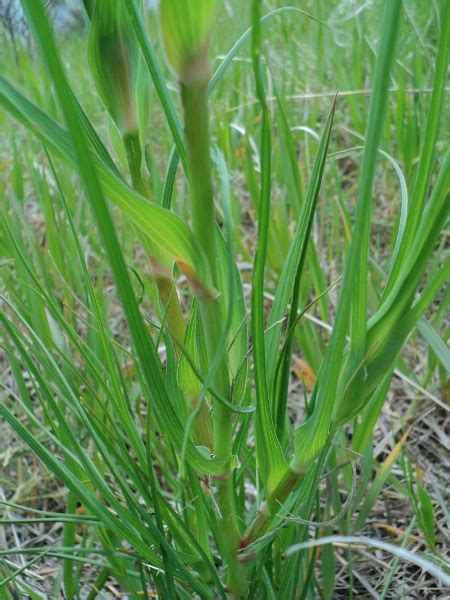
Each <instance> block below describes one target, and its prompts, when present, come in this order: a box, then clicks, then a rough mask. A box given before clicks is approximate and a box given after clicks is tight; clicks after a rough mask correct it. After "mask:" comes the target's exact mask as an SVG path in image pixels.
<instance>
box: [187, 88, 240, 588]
mask: <svg viewBox="0 0 450 600" xmlns="http://www.w3.org/2000/svg"><path fill="white" fill-rule="evenodd" d="M181 98H182V103H183V109H184V119H185V139H186V149H187V157H188V172H189V185H190V197H191V210H192V226H193V230H194V234H195V236H196V237H197V239H198V241H199V242H200V245H201V247H202V249H203V251H204V252H205V255H206V257H207V259H208V262H209V268H210V274H211V282H210V283H211V284H212V285H213V286H214V287H215V288H216V289H218V279H219V277H218V268H217V249H216V223H215V219H214V195H213V184H212V175H211V159H210V137H209V114H208V86H207V81H206V80H204V81H203V80H202V81H200V82H193V83H189V84H186V83H182V84H181ZM199 302H200V312H201V316H202V321H203V328H204V333H205V338H206V347H207V352H208V360H209V364H212V362H213V360H214V357H215V356H216V353H217V352H218V351H219V350H220V348H219V341H220V337H221V330H222V321H223V318H222V313H221V309H220V304H219V302H218V300H217V299H214V300H211V299H210V298H199ZM228 372H229V371H228V360H227V354H226V352H224V353H223V357H222V360H221V363H220V365H219V368H218V369H217V371H216V374H215V376H214V387H215V389H216V390H217V392H218V393H219V394H221V395H222V396H224V397H225V398H229V397H230V382H229V375H228ZM213 438H214V453H215V455H216V456H220V457H230V461H231V454H232V442H233V428H232V414H231V412H230V411H229V410H228V409H227V408H226V407H224V406H223V405H221V404H219V403H217V402H216V403H215V404H214V415H213ZM215 483H216V486H217V502H218V506H219V510H220V517H219V531H220V532H221V536H222V547H223V549H224V553H225V554H226V556H224V559H225V561H226V564H227V567H228V588H229V590H230V591H231V592H232V593H233V594H235V596H236V597H241V596H243V595H244V594H245V591H246V587H247V585H246V581H245V571H246V569H245V567H244V566H243V565H241V564H240V563H239V562H238V560H237V551H238V549H239V541H240V532H239V527H238V523H237V518H236V511H235V506H234V490H233V478H232V470H231V466H230V469H229V470H227V472H225V473H224V474H223V475H222V476H221V477H220V478H218V479H217V480H216V482H215Z"/></svg>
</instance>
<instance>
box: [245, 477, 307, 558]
mask: <svg viewBox="0 0 450 600" xmlns="http://www.w3.org/2000/svg"><path fill="white" fill-rule="evenodd" d="M302 477H303V473H301V472H296V471H293V470H292V469H287V470H286V472H285V474H284V475H283V477H282V478H281V480H280V482H279V483H278V485H277V486H276V488H275V489H274V490H273V492H272V493H271V494H270V495H269V496H268V498H267V500H265V501H264V502H262V504H261V506H260V507H259V509H258V512H257V514H256V517H255V518H254V519H253V521H252V522H251V523H250V526H249V527H248V529H247V531H246V532H245V535H244V537H243V538H242V541H241V548H245V547H246V546H248V545H249V544H252V543H253V542H255V541H256V540H257V539H258V538H260V537H261V536H262V535H264V534H265V533H266V531H267V528H268V526H269V525H270V523H271V521H272V517H273V516H274V515H275V514H276V512H277V510H278V509H279V507H280V506H281V505H282V504H283V502H284V501H285V500H286V499H287V498H288V496H289V494H290V493H291V492H292V491H293V490H294V489H295V488H296V487H297V485H298V484H299V483H300V481H301V479H302Z"/></svg>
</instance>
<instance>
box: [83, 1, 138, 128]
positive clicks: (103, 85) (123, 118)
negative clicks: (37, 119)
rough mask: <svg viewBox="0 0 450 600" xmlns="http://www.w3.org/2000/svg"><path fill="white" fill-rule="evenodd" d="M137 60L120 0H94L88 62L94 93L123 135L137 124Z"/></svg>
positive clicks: (129, 27)
mask: <svg viewBox="0 0 450 600" xmlns="http://www.w3.org/2000/svg"><path fill="white" fill-rule="evenodd" d="M138 61H139V52H138V47H137V45H136V40H135V38H134V35H133V31H132V29H131V24H130V22H129V19H128V15H127V13H126V11H125V10H124V8H123V4H122V2H118V1H117V0H97V2H96V3H95V10H94V12H93V15H92V27H91V34H90V38H89V64H90V67H91V72H92V77H93V79H94V83H95V86H96V88H97V93H98V95H99V96H100V99H101V101H102V103H103V105H104V106H105V108H106V110H107V111H108V112H109V114H110V115H111V117H112V119H113V121H114V122H115V124H116V125H117V127H118V129H119V130H120V132H121V133H122V135H123V134H125V133H127V132H130V131H134V130H136V129H137V127H138V118H137V109H136V99H135V93H134V88H135V83H136V78H137V69H138Z"/></svg>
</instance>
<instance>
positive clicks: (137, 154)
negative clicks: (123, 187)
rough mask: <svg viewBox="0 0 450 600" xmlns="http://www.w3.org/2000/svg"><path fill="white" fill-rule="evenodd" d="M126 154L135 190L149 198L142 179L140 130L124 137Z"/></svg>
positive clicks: (130, 132)
mask: <svg viewBox="0 0 450 600" xmlns="http://www.w3.org/2000/svg"><path fill="white" fill-rule="evenodd" d="M123 143H124V146H125V153H126V155H127V161H128V169H129V171H130V176H131V183H132V184H133V187H134V189H135V190H136V191H137V192H139V193H140V194H142V195H143V196H147V186H146V185H145V182H144V180H143V178H142V150H141V140H140V138H139V130H138V129H136V130H134V131H128V132H127V133H125V134H124V136H123Z"/></svg>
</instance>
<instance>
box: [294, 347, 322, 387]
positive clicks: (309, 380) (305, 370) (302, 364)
mask: <svg viewBox="0 0 450 600" xmlns="http://www.w3.org/2000/svg"><path fill="white" fill-rule="evenodd" d="M292 362H293V371H294V374H295V376H296V377H297V378H298V379H301V380H302V382H303V385H304V386H305V388H306V390H307V391H308V392H310V391H311V390H312V389H313V387H314V384H315V382H316V374H315V373H314V371H313V370H312V369H311V367H310V366H309V365H308V363H307V362H306V361H304V360H303V359H302V358H299V357H298V356H296V355H295V354H293V355H292Z"/></svg>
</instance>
